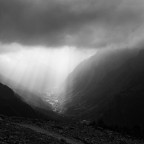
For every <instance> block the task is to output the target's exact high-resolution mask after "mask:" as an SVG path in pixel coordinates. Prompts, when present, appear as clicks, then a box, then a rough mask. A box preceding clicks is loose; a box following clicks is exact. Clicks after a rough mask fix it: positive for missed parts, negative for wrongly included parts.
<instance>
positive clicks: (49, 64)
mask: <svg viewBox="0 0 144 144" xmlns="http://www.w3.org/2000/svg"><path fill="white" fill-rule="evenodd" d="M11 46H13V47H14V46H15V47H19V50H18V51H10V52H5V53H1V54H0V67H1V71H0V75H1V76H2V78H3V81H4V83H5V84H7V85H9V86H11V87H12V88H13V89H15V90H19V89H22V90H25V91H28V92H31V93H33V94H35V95H38V96H39V97H40V98H42V99H43V100H44V101H46V102H48V103H49V104H50V105H52V107H55V105H54V104H55V103H58V102H59V99H60V98H59V91H60V88H62V87H63V86H62V84H63V83H64V81H65V80H66V78H67V76H68V75H69V74H70V73H71V72H72V71H73V70H74V69H75V67H76V66H77V65H78V64H79V63H81V62H82V61H83V60H84V59H87V58H89V57H91V56H92V55H94V54H95V53H96V50H94V51H93V50H78V49H77V48H74V47H66V46H65V47H61V48H59V49H51V48H49V49H46V48H44V47H35V48H30V49H26V48H23V46H21V45H18V44H12V45H9V46H7V47H11ZM62 89H63V88H62ZM24 95H25V94H23V99H25V97H24ZM63 98H64V97H63ZM62 101H64V100H62Z"/></svg>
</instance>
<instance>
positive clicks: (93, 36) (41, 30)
mask: <svg viewBox="0 0 144 144" xmlns="http://www.w3.org/2000/svg"><path fill="white" fill-rule="evenodd" d="M136 4H137V5H136ZM143 4H144V3H143V1H142V0H137V2H135V1H133V0H125V1H124V0H0V41H1V42H3V43H12V42H17V43H21V44H24V45H47V46H60V45H74V46H78V47H104V46H106V45H109V44H110V43H121V42H124V41H127V39H128V38H129V36H130V35H131V34H132V33H134V32H135V31H137V29H138V28H139V27H140V26H141V25H142V24H143V15H142V14H143V12H144V11H143Z"/></svg>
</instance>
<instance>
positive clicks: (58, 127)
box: [0, 117, 144, 144]
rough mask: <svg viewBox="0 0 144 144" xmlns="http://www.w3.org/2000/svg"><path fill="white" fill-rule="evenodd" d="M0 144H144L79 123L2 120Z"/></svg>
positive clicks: (128, 137) (20, 119)
mask: <svg viewBox="0 0 144 144" xmlns="http://www.w3.org/2000/svg"><path fill="white" fill-rule="evenodd" d="M0 144H144V142H143V141H142V140H137V139H134V138H132V137H130V136H122V135H121V134H119V133H116V132H113V131H110V130H104V129H102V128H93V127H92V126H89V125H87V124H84V123H80V122H73V123H65V122H56V121H42V120H38V119H24V118H16V117H15V118H10V117H5V118H4V117H2V118H0Z"/></svg>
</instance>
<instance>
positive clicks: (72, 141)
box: [18, 124, 84, 144]
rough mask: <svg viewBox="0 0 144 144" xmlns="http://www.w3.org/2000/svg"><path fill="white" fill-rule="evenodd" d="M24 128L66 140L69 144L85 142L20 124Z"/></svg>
mask: <svg viewBox="0 0 144 144" xmlns="http://www.w3.org/2000/svg"><path fill="white" fill-rule="evenodd" d="M18 125H20V126H22V127H25V128H29V129H31V130H33V131H36V132H39V133H42V134H45V135H48V136H52V137H54V138H56V139H58V140H61V139H63V140H65V141H66V142H67V143H69V144H84V143H83V142H81V141H79V140H76V139H70V138H66V137H64V136H62V135H60V134H57V133H55V132H50V131H47V130H44V129H42V128H40V127H38V126H33V125H28V124H18Z"/></svg>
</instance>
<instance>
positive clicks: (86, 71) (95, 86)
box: [66, 49, 144, 126]
mask: <svg viewBox="0 0 144 144" xmlns="http://www.w3.org/2000/svg"><path fill="white" fill-rule="evenodd" d="M143 62H144V50H141V51H140V52H137V51H135V50H128V49H123V50H116V51H115V50H112V51H110V52H108V51H107V52H103V51H101V52H100V53H98V54H96V55H95V56H93V57H92V58H90V59H89V60H86V61H84V62H83V63H81V64H80V65H79V66H78V67H77V68H76V69H75V71H73V72H72V73H71V75H70V76H69V78H68V79H67V83H66V84H67V85H68V86H67V96H68V97H69V98H68V100H69V99H70V101H68V102H67V104H66V107H67V108H68V109H67V112H66V114H67V115H68V116H71V117H74V118H80V119H95V120H98V119H100V118H101V119H102V120H103V121H104V122H105V123H106V124H107V125H109V124H114V123H115V124H117V125H122V126H124V125H127V124H131V125H135V124H141V125H142V124H143V125H144V96H143V94H144V90H143V86H144V64H143Z"/></svg>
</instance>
